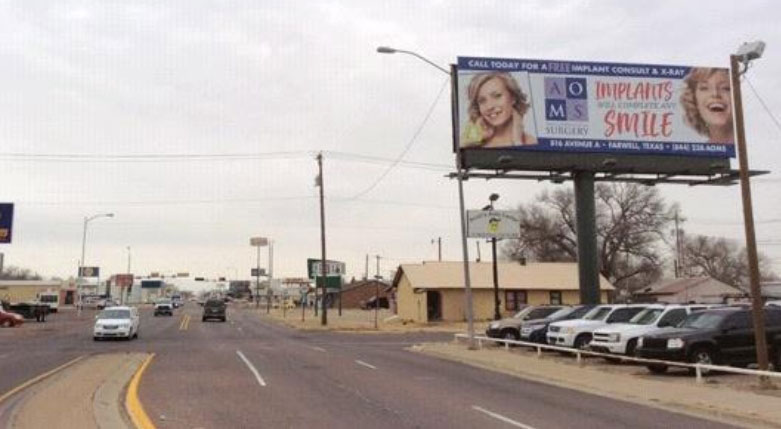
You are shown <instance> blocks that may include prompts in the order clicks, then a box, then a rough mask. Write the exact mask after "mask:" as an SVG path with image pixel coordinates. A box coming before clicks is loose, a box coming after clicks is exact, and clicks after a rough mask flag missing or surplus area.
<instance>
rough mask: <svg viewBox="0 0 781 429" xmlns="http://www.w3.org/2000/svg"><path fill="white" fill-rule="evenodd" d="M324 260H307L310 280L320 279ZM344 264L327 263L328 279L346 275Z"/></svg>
mask: <svg viewBox="0 0 781 429" xmlns="http://www.w3.org/2000/svg"><path fill="white" fill-rule="evenodd" d="M322 262H323V260H322V259H314V258H309V259H307V260H306V268H307V274H308V275H309V278H310V279H313V278H315V277H316V276H317V277H319V276H321V275H322V272H323V270H322ZM345 268H346V266H345V264H344V262H339V261H330V260H327V261H325V276H326V277H341V276H342V275H343V274H344V273H345Z"/></svg>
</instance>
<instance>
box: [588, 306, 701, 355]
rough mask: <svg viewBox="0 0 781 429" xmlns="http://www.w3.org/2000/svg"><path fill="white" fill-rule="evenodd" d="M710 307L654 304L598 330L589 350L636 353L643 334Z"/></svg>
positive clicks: (673, 323)
mask: <svg viewBox="0 0 781 429" xmlns="http://www.w3.org/2000/svg"><path fill="white" fill-rule="evenodd" d="M707 308H708V307H707V306H706V305H664V304H654V305H650V306H648V307H647V308H646V309H645V310H643V311H641V312H639V313H637V314H636V315H635V316H634V317H632V318H631V319H629V321H628V322H626V323H614V324H611V325H608V326H605V327H602V328H599V329H596V330H594V335H593V338H592V339H591V342H590V343H589V349H591V350H594V351H597V352H602V353H613V354H619V355H627V356H634V354H635V349H636V348H637V340H638V338H640V337H641V336H643V335H649V334H653V333H655V332H658V331H659V330H660V329H663V328H669V327H674V326H678V324H680V323H681V322H683V320H684V319H686V317H687V316H688V315H689V314H691V313H693V312H695V311H702V310H706V309H707Z"/></svg>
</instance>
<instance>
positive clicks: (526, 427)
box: [472, 405, 535, 429]
mask: <svg viewBox="0 0 781 429" xmlns="http://www.w3.org/2000/svg"><path fill="white" fill-rule="evenodd" d="M472 409H473V410H475V411H479V412H481V413H483V414H485V415H487V416H489V417H493V418H495V419H496V420H500V421H503V422H505V423H507V424H508V425H511V426H515V427H517V428H522V429H535V428H534V426H529V425H525V424H523V423H521V422H518V421H515V420H513V419H511V418H509V417H505V416H503V415H501V414H499V413H495V412H493V411H488V410H486V409H485V408H482V407H478V406H477V405H472Z"/></svg>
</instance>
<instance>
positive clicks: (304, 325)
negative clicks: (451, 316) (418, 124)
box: [258, 308, 486, 333]
mask: <svg viewBox="0 0 781 429" xmlns="http://www.w3.org/2000/svg"><path fill="white" fill-rule="evenodd" d="M258 311H259V313H260V314H261V316H262V317H266V318H269V319H271V320H274V321H277V322H280V323H283V324H285V325H287V326H290V327H292V328H296V329H302V330H312V331H318V330H334V331H351V332H395V333H404V332H462V331H465V330H466V323H465V322H452V323H451V322H437V323H428V324H419V323H403V322H402V321H401V320H400V319H399V318H398V317H394V315H393V313H391V312H390V311H389V310H387V309H380V311H379V312H378V314H377V325H376V327H375V314H374V313H375V312H374V310H356V309H343V310H342V314H341V315H339V311H338V310H337V309H329V310H328V325H327V326H323V325H322V324H321V320H320V314H319V313H318V315H317V316H315V314H314V311H313V310H312V309H307V310H306V314H305V316H304V320H303V321H302V320H301V319H302V317H301V308H295V309H292V310H287V311H286V312H284V311H283V310H282V309H274V308H272V309H271V312H270V313H266V309H265V308H261V309H260V310H258ZM485 327H486V323H476V324H475V330H477V332H482V331H484V330H485Z"/></svg>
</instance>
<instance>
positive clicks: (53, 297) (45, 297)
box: [35, 292, 60, 313]
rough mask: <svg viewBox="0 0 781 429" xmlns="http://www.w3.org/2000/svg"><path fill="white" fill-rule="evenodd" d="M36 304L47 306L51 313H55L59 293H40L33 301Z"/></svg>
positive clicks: (57, 306)
mask: <svg viewBox="0 0 781 429" xmlns="http://www.w3.org/2000/svg"><path fill="white" fill-rule="evenodd" d="M35 301H36V303H38V304H44V305H48V306H49V311H50V312H51V313H56V312H57V309H58V308H59V307H60V293H59V292H41V293H39V294H38V297H37V299H36V300H35Z"/></svg>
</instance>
